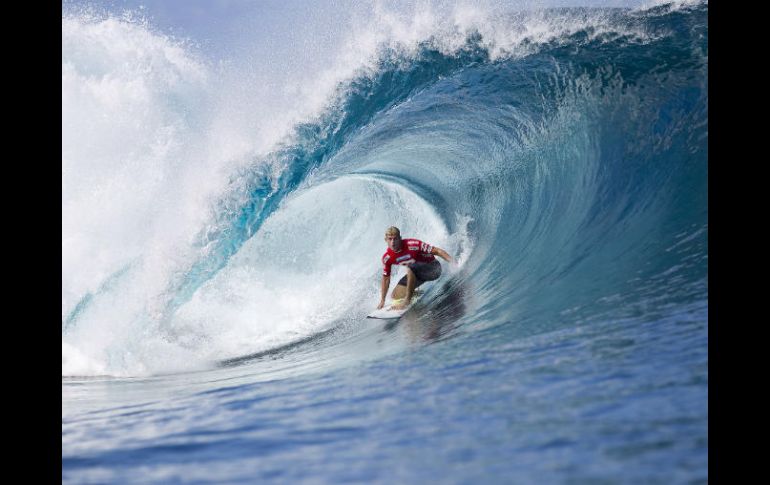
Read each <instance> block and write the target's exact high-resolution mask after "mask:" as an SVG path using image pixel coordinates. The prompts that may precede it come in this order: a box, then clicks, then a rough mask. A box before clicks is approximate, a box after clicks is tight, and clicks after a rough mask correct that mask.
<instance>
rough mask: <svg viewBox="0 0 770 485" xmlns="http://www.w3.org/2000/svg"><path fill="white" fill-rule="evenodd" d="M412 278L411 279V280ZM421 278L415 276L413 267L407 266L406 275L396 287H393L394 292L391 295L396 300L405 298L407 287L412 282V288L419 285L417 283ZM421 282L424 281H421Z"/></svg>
mask: <svg viewBox="0 0 770 485" xmlns="http://www.w3.org/2000/svg"><path fill="white" fill-rule="evenodd" d="M410 280H411V281H410ZM418 281H419V280H418V279H417V276H415V274H414V271H412V269H411V268H406V275H404V277H403V278H401V280H400V281H399V282H398V284H397V285H396V287H395V288H394V289H393V293H392V294H391V297H392V298H393V299H394V300H403V299H404V298H406V293H407V288H408V286H409V284H410V283H411V284H412V285H413V286H412V288H416V287H417V286H419V285H418V284H417V282H418ZM419 283H420V284H422V283H423V282H422V281H420V282H419Z"/></svg>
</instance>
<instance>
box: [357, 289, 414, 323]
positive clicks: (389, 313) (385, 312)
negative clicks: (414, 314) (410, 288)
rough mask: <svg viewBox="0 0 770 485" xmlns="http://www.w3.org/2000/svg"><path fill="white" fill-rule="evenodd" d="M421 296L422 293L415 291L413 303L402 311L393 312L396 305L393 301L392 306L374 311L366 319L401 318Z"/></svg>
mask: <svg viewBox="0 0 770 485" xmlns="http://www.w3.org/2000/svg"><path fill="white" fill-rule="evenodd" d="M420 296H422V291H418V290H415V293H414V294H413V295H412V303H410V304H408V305H407V306H405V307H404V308H402V309H401V310H392V309H391V307H392V306H393V305H394V304H395V303H396V302H395V301H392V302H390V304H388V305H386V306H384V307H382V308H380V309H379V310H374V311H373V312H371V313H370V314H369V315H367V316H366V318H378V319H380V320H392V319H395V318H401V315H403V314H404V313H406V311H407V310H409V309H410V308H411V307H412V305H414V302H416V301H417V300H418V299H419V298H420Z"/></svg>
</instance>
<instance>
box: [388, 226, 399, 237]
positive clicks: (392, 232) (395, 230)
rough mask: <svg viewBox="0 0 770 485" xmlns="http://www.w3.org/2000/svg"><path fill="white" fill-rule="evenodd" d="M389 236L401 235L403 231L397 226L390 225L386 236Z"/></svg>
mask: <svg viewBox="0 0 770 485" xmlns="http://www.w3.org/2000/svg"><path fill="white" fill-rule="evenodd" d="M388 236H397V237H401V231H399V230H398V228H397V227H396V226H390V227H389V228H387V229H385V237H388Z"/></svg>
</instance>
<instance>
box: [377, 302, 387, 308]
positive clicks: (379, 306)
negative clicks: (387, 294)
mask: <svg viewBox="0 0 770 485" xmlns="http://www.w3.org/2000/svg"><path fill="white" fill-rule="evenodd" d="M384 306H385V300H380V304H379V305H377V309H378V310H379V309H380V308H382V307H384Z"/></svg>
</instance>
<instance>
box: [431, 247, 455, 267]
mask: <svg viewBox="0 0 770 485" xmlns="http://www.w3.org/2000/svg"><path fill="white" fill-rule="evenodd" d="M430 254H433V255H435V256H438V257H440V258H442V259H443V260H444V261H446V262H447V263H451V262H452V256H450V255H449V253H447V252H446V251H444V250H443V249H441V248H438V247H436V246H433V249H431V250H430Z"/></svg>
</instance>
